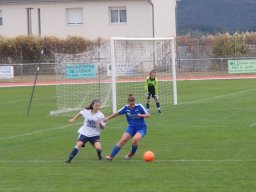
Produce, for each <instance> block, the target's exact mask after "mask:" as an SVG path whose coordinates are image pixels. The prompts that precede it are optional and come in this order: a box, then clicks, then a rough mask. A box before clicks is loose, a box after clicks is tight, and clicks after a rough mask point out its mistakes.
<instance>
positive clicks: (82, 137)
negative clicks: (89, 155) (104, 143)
mask: <svg viewBox="0 0 256 192" xmlns="http://www.w3.org/2000/svg"><path fill="white" fill-rule="evenodd" d="M78 141H82V142H83V143H87V142H88V141H89V142H90V143H91V144H92V145H94V143H96V142H100V136H94V137H87V136H85V135H82V134H80V135H79V137H78Z"/></svg>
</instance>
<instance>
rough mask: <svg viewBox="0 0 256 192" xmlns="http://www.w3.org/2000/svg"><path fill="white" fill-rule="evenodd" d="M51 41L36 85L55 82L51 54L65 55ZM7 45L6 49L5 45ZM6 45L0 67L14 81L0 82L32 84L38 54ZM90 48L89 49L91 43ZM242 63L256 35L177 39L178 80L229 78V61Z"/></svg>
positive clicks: (250, 55) (255, 50)
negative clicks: (9, 71)
mask: <svg viewBox="0 0 256 192" xmlns="http://www.w3.org/2000/svg"><path fill="white" fill-rule="evenodd" d="M50 40H51V41H52V42H53V44H51V45H49V46H50V48H49V47H47V48H46V54H45V55H44V57H43V60H42V64H41V68H40V75H39V79H38V81H39V82H40V81H41V82H54V81H55V80H56V77H55V65H56V63H55V60H54V57H53V56H52V54H53V52H55V51H58V52H61V51H60V50H63V52H64V53H67V52H68V51H67V48H65V49H60V48H59V46H60V45H59V44H58V46H56V47H54V43H55V41H53V40H52V39H50ZM50 40H48V41H50ZM71 40H72V39H71ZM71 40H70V41H71ZM76 41H77V43H79V42H80V41H78V40H77V39H76ZM40 42H41V43H42V41H39V42H37V44H40ZM69 43H70V42H69ZM6 44H7V45H8V42H7V43H6ZM88 44H90V43H87V44H85V43H84V44H83V45H81V44H80V45H79V46H80V48H79V49H80V50H81V49H83V50H86V47H83V46H88ZM101 44H102V42H101V41H100V40H98V41H97V42H96V43H95V42H94V43H93V46H96V47H97V46H101ZM9 45H10V46H9V47H0V51H1V54H0V67H1V66H13V69H14V78H11V79H2V78H0V82H1V83H4V82H33V80H34V76H35V73H36V70H37V67H38V62H39V60H40V57H39V55H40V54H39V53H40V50H39V49H36V48H35V47H34V48H31V49H29V47H26V49H24V48H19V47H18V48H17V46H16V49H15V51H13V50H14V49H11V47H12V46H13V45H12V43H11V42H10V43H9ZM63 46H64V45H63ZM69 46H70V44H69ZM90 46H92V43H91V44H90ZM37 47H40V46H37ZM81 47H82V48H81ZM71 48H72V50H75V49H76V48H75V47H71ZM78 51H79V50H78ZM241 59H250V60H251V59H256V33H253V34H234V35H232V36H231V35H229V34H222V35H217V36H206V37H198V38H191V37H189V36H179V37H177V39H176V70H177V78H178V79H190V78H197V77H198V78H199V77H222V76H230V74H228V61H229V60H241ZM106 65H107V64H106ZM238 76H243V77H244V76H245V77H246V76H248V77H255V78H256V74H241V75H238Z"/></svg>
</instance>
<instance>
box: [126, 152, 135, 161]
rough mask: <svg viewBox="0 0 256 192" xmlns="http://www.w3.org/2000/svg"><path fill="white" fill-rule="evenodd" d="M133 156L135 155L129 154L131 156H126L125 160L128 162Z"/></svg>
mask: <svg viewBox="0 0 256 192" xmlns="http://www.w3.org/2000/svg"><path fill="white" fill-rule="evenodd" d="M133 155H134V154H131V153H129V154H127V155H125V157H124V158H125V159H126V160H128V159H131V158H132V156H133Z"/></svg>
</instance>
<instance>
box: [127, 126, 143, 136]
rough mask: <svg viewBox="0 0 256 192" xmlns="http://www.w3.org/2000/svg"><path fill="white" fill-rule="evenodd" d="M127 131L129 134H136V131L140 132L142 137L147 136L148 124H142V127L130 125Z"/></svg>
mask: <svg viewBox="0 0 256 192" xmlns="http://www.w3.org/2000/svg"><path fill="white" fill-rule="evenodd" d="M125 132H126V133H128V134H129V135H131V136H132V137H133V136H134V135H135V134H136V133H140V134H141V136H142V137H145V136H146V134H147V126H142V127H140V128H137V127H133V126H128V127H127V128H126V131H125Z"/></svg>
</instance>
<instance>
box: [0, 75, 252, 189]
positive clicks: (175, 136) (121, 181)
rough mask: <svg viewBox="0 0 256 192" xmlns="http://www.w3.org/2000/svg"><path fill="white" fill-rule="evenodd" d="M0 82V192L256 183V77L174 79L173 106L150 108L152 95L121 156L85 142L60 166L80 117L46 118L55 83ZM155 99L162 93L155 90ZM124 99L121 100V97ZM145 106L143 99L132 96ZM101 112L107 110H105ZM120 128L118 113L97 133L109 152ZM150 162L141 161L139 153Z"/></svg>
mask: <svg viewBox="0 0 256 192" xmlns="http://www.w3.org/2000/svg"><path fill="white" fill-rule="evenodd" d="M31 89H32V88H31V87H13V88H0V120H1V123H0V178H1V179H0V191H3V192H8V191H15V192H21V191H22V192H23V191H24V192H29V191H31V192H32V191H33V192H34V191H37V192H38V191H50V192H52V191H53V192H54V191H56V192H57V191H58V192H59V191H73V192H74V191H91V192H93V191H97V192H101V191H102V192H103V191H111V192H120V191H122V192H124V191H125V192H126V191H127V192H128V191H129V192H131V191H136V192H145V191H147V192H151V191H152V192H155V191H158V192H165V191H166V192H171V191H175V192H192V191H193V192H206V191H207V192H208V191H212V192H216V191H223V192H227V191H230V192H231V191H232V192H234V191H236V192H240V191H241V192H244V191H246V192H254V191H255V189H256V182H255V180H256V152H255V151H256V139H255V138H256V80H255V79H251V80H206V81H179V82H178V103H179V105H177V106H173V105H169V106H163V107H162V111H163V113H161V114H157V113H156V109H155V107H154V105H153V101H151V106H152V118H150V119H147V123H148V134H147V136H146V137H145V138H144V139H143V140H142V142H141V144H140V147H139V150H138V153H137V154H136V156H134V158H133V159H131V160H124V156H125V155H126V154H127V153H128V152H129V150H130V145H126V146H125V147H124V148H123V149H122V150H121V151H120V153H119V154H118V155H117V156H116V158H115V159H114V160H113V161H112V162H108V161H106V160H104V161H99V160H97V155H96V152H95V150H94V149H93V148H92V147H91V146H90V145H87V146H86V147H85V148H82V150H81V151H80V152H79V153H78V155H77V156H76V158H75V159H74V160H73V162H72V163H71V164H65V163H64V161H65V160H66V159H67V157H68V155H69V153H70V151H71V150H72V148H73V147H74V145H75V142H76V138H77V132H76V131H77V129H78V128H79V127H80V126H81V125H82V123H83V122H82V118H81V119H80V120H78V121H76V123H74V124H69V123H67V121H68V119H69V118H70V117H71V116H73V115H74V114H69V115H65V116H49V115H48V114H49V111H51V110H54V109H56V96H55V94H56V93H55V86H40V87H36V92H35V95H34V100H33V103H32V107H31V111H30V116H28V117H27V116H26V107H27V105H28V101H29V97H30V93H31ZM160 98H161V95H160ZM123 100H124V102H125V101H126V98H123ZM139 102H142V103H143V104H144V102H145V101H144V100H143V101H139ZM105 115H108V114H105ZM125 127H126V121H125V119H124V117H118V118H116V119H113V120H112V121H109V122H108V124H107V127H106V129H105V130H103V131H102V134H101V139H102V144H103V154H104V156H105V155H108V154H109V153H110V152H111V149H112V147H113V145H114V144H115V143H116V142H117V141H118V139H119V138H120V136H121V134H122V133H123V131H124V129H125ZM147 150H152V151H153V152H154V153H155V161H154V162H151V163H145V162H144V161H143V159H142V155H143V153H144V152H145V151H147Z"/></svg>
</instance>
